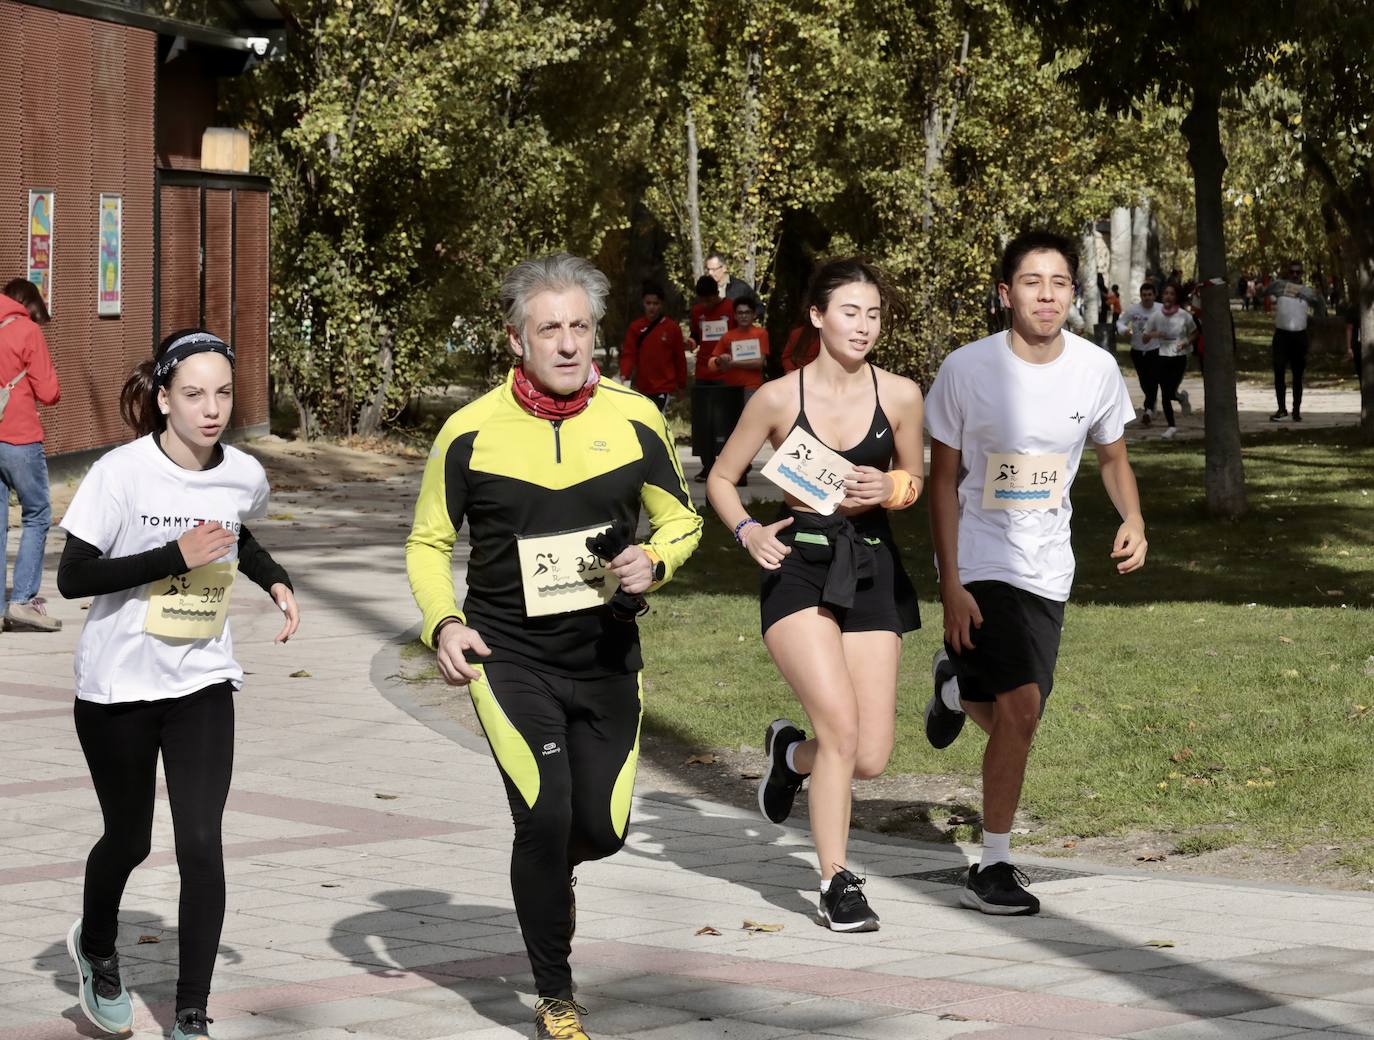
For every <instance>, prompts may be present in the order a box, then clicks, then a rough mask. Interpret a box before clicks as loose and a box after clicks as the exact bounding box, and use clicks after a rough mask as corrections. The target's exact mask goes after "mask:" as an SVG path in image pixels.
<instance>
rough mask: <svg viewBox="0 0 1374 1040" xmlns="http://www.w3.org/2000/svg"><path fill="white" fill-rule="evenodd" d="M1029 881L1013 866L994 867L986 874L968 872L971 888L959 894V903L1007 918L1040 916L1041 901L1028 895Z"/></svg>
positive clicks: (1004, 864) (973, 870) (1000, 864)
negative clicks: (1029, 915)
mask: <svg viewBox="0 0 1374 1040" xmlns="http://www.w3.org/2000/svg"><path fill="white" fill-rule="evenodd" d="M1029 884H1030V878H1028V877H1026V875H1025V874H1023V873H1021V871H1019V870H1017V869H1016V868H1015V867H1014V866H1012V865H1011V864H1010V863H994V864H993V865H992V866H990V867H988V868H987V869H986V870H981V869H979V867H978V866H977V865H975V866H972V867H969V868H968V884H966V885H965V886H964V887H963V888H962V889H960V890H959V902H961V903H963V904H964V906H966V907H968V908H969V909H970V910H980V911H982V912H983V913H985V914H999V915H1001V916H1003V917H1008V916H1011V915H1014V914H1038V913H1039V912H1040V900H1038V899H1036V898H1035V896H1033V895H1031V894H1030V893H1029V892H1027V891H1026V888H1025V886H1026V885H1029Z"/></svg>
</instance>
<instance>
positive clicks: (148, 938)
mask: <svg viewBox="0 0 1374 1040" xmlns="http://www.w3.org/2000/svg"><path fill="white" fill-rule="evenodd" d="M160 942H162V936H160V935H140V936H139V937H138V945H139V946H142V945H143V944H144V943H160Z"/></svg>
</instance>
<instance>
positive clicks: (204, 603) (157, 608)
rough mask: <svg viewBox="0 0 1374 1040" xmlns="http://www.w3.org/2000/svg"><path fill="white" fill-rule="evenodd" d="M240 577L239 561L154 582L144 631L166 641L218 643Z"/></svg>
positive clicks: (210, 566)
mask: <svg viewBox="0 0 1374 1040" xmlns="http://www.w3.org/2000/svg"><path fill="white" fill-rule="evenodd" d="M237 574H238V563H237V562H235V561H232V560H231V561H229V562H223V561H221V562H219V563H207V564H205V565H204V566H202V567H197V568H195V569H194V570H190V571H187V572H186V573H185V574H177V575H174V576H173V577H171V578H165V579H163V580H162V581H156V582H153V584H151V585H149V586H148V587H147V588H148V613H147V616H146V617H145V618H144V621H143V631H145V632H147V633H148V634H149V635H153V636H161V637H162V638H163V639H215V638H216V637H218V636H219V634H220V633H221V632H223V631H224V622H225V621H226V620H227V619H228V617H229V590H230V589H232V588H233V587H234V578H235V576H236V575H237Z"/></svg>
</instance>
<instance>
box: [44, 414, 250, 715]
mask: <svg viewBox="0 0 1374 1040" xmlns="http://www.w3.org/2000/svg"><path fill="white" fill-rule="evenodd" d="M267 496H268V486H267V474H266V473H264V472H263V468H262V466H261V464H260V463H259V462H258V461H257V459H255V458H253V457H252V456H251V455H248V454H246V453H244V452H242V451H239V450H238V449H237V448H232V447H229V446H228V445H224V457H223V459H222V460H221V461H220V463H219V465H217V466H214V467H212V468H211V469H207V470H192V469H183V468H182V467H181V466H178V465H177V464H176V463H175V462H173V461H172V460H171V459H169V458H168V457H167V456H166V455H165V454H164V453H163V452H162V449H161V448H159V447H158V446H157V444H156V443H154V441H153V436H152V435H149V436H147V437H140V438H139V439H138V440H136V441H133V442H131V443H129V444H125V445H122V446H121V447H118V448H115V449H114V450H112V451H110V452H108V453H106V454H105V455H104V456H102V457H101V458H100V460H99V461H98V462H96V464H95V465H94V466H92V467H91V470H90V472H89V473H87V474H86V477H85V479H84V480H82V481H81V486H80V487H79V488H77V491H76V497H74V498H73V499H72V504H71V505H70V506H68V507H67V513H66V515H65V516H64V517H63V518H62V522H61V526H62V528H63V529H64V530H66V531H67V532H68V533H69V534H72V535H75V536H76V537H77V538H80V539H81V540H82V541H84V542H89V543H90V544H91V545H94V546H95V547H96V548H97V549H99V550H100V551H101V553H103V554H104V555H105V556H109V557H116V556H133V555H135V554H137V553H141V552H147V551H148V550H149V549H156V548H158V547H159V546H162V545H165V544H166V543H167V542H169V541H173V540H175V539H177V538H180V537H181V536H182V535H183V534H185V533H186V532H187V531H188V530H189V529H191V528H192V527H195V526H197V525H199V524H202V523H208V522H211V521H216V522H218V523H220V524H221V525H222V526H223V527H224V529H225V530H227V531H232V532H234V533H235V534H237V533H238V532H239V530H240V529H241V528H242V526H243V523H244V522H245V521H247V520H252V519H256V518H257V517H260V516H263V515H265V514H266V512H267ZM237 557H238V546H237V545H235V546H234V547H233V549H232V550H231V552H230V553H229V555H228V556H227V557H226V558H225V559H226V561H232V560H235V559H237ZM147 612H148V589H147V587H146V586H145V587H144V588H138V589H129V590H127V591H125V592H114V593H109V594H107V595H100V596H96V597H95V598H94V600H93V601H92V602H91V608H90V611H89V613H88V614H87V616H86V625H85V627H84V628H83V629H82V630H81V638H80V640H79V641H78V643H77V647H76V663H75V667H76V695H77V697H79V698H80V699H82V700H87V701H95V702H97V703H100V704H124V703H128V702H131V701H155V700H164V699H166V698H169V697H183V696H185V695H186V694H189V693H194V692H196V691H197V690H200V689H203V688H205V687H206V686H210V685H213V684H214V683H218V682H224V681H225V680H228V681H229V682H232V683H233V684H234V686H235V688H238V687H240V686H242V685H243V669H242V668H240V667H239V665H238V663H237V662H236V661H235V660H234V642H233V639H232V638H231V636H230V634H229V625H228V623H227V622H226V623H225V626H224V630H223V631H222V632H221V633H220V634H219V635H218V636H215V637H212V638H205V639H166V638H162V637H159V636H154V635H150V634H149V633H147V632H145V631H144V621H145V619H146V616H147Z"/></svg>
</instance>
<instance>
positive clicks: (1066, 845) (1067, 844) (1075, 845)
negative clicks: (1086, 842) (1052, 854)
mask: <svg viewBox="0 0 1374 1040" xmlns="http://www.w3.org/2000/svg"><path fill="white" fill-rule="evenodd" d="M1060 847H1061V848H1065V849H1076V848H1078V842H1076V841H1066V842H1064V844H1063V845H1062V846H1060Z"/></svg>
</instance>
